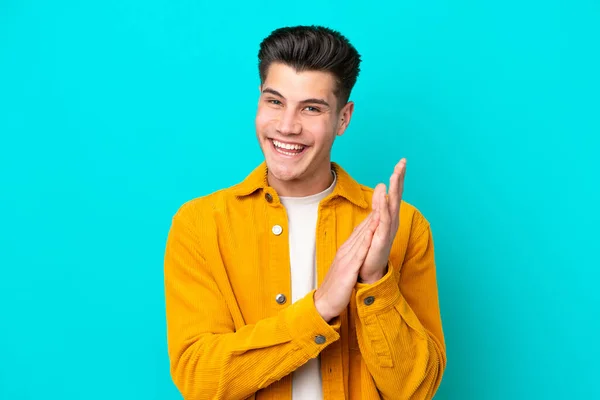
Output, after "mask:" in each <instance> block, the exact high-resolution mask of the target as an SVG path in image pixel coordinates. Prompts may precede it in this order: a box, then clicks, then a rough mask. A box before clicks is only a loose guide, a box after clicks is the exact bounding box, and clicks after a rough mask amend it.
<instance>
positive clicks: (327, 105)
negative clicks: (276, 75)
mask: <svg viewBox="0 0 600 400" xmlns="http://www.w3.org/2000/svg"><path fill="white" fill-rule="evenodd" d="M262 92H263V93H270V94H272V95H275V96H279V97H281V98H282V99H285V97H283V95H282V94H281V93H279V92H278V91H277V90H275V89H271V88H265V89H263V91H262ZM309 103H310V104H321V105H324V106H325V107H330V108H331V106H330V105H329V103H328V102H326V101H325V100H323V99H305V100H302V101H301V102H300V104H309Z"/></svg>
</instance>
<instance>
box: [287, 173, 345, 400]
mask: <svg viewBox="0 0 600 400" xmlns="http://www.w3.org/2000/svg"><path fill="white" fill-rule="evenodd" d="M332 174H333V183H332V184H331V185H330V186H329V187H328V188H327V189H325V190H324V191H323V192H321V193H317V194H314V195H312V196H307V197H280V199H281V202H282V204H283V205H284V207H285V209H286V212H287V215H288V225H289V241H290V264H291V269H292V270H291V275H292V293H291V294H292V303H295V302H296V301H297V300H299V299H301V298H303V297H304V296H306V295H307V294H308V293H309V292H310V291H311V290H314V289H315V288H316V286H317V272H316V230H317V216H318V211H319V202H320V201H321V200H323V199H324V198H325V197H327V196H328V195H329V194H330V193H331V192H333V188H334V187H335V183H336V180H337V179H336V176H335V173H334V172H333V171H332ZM322 398H323V384H322V380H321V363H320V358H319V357H317V358H313V359H310V360H308V362H307V363H306V364H304V365H302V366H301V367H300V368H298V369H297V370H296V371H294V372H293V373H292V399H293V400H318V399H322Z"/></svg>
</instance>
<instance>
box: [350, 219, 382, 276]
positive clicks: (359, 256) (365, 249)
mask: <svg viewBox="0 0 600 400" xmlns="http://www.w3.org/2000/svg"><path fill="white" fill-rule="evenodd" d="M379 214H380V213H379V212H378V211H377V212H376V214H375V215H374V216H373V218H372V219H371V221H370V222H369V224H368V225H367V226H366V229H365V231H364V232H363V235H362V236H361V240H359V241H357V242H356V243H355V244H354V246H353V247H352V251H351V252H349V253H348V256H349V257H350V260H351V262H352V265H353V266H354V270H355V271H354V272H356V273H358V271H359V270H360V267H361V266H362V264H363V263H364V262H365V258H366V257H367V254H368V253H369V249H370V248H371V241H372V240H373V235H374V234H375V231H376V230H377V226H378V224H379Z"/></svg>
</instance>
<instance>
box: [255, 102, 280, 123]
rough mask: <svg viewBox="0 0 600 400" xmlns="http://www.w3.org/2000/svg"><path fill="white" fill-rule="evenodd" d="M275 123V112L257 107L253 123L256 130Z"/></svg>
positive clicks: (268, 108) (263, 107)
mask: <svg viewBox="0 0 600 400" xmlns="http://www.w3.org/2000/svg"><path fill="white" fill-rule="evenodd" d="M275 121H277V110H275V109H272V108H270V107H265V106H262V105H261V106H259V107H258V110H257V112H256V118H255V123H256V126H257V127H258V128H266V127H267V126H268V125H271V124H273V123H275Z"/></svg>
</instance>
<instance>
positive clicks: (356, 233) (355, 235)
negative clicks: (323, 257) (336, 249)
mask: <svg viewBox="0 0 600 400" xmlns="http://www.w3.org/2000/svg"><path fill="white" fill-rule="evenodd" d="M374 214H375V212H374V211H373V212H370V213H369V215H368V216H367V217H366V218H365V219H364V220H363V221H362V222H361V223H360V224H358V225H357V226H356V228H354V230H353V231H352V234H351V235H350V237H349V238H348V239H346V242H345V243H344V246H345V247H347V248H352V245H353V244H354V242H356V240H357V239H358V238H359V237H360V235H361V233H362V231H363V230H364V227H365V226H366V225H367V224H369V222H370V221H371V219H373V216H374Z"/></svg>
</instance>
